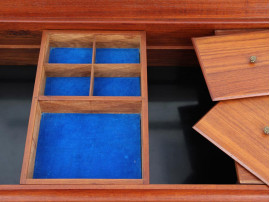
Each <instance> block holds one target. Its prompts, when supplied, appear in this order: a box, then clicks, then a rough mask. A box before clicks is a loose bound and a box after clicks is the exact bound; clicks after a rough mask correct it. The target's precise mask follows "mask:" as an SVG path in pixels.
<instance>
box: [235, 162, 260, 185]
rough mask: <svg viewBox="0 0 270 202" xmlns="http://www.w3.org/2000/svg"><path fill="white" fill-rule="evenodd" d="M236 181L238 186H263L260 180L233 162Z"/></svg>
mask: <svg viewBox="0 0 270 202" xmlns="http://www.w3.org/2000/svg"><path fill="white" fill-rule="evenodd" d="M235 168H236V174H237V180H238V183H240V184H264V183H263V182H262V181H261V180H259V179H258V178H257V177H255V176H254V175H253V174H251V173H250V172H248V171H247V170H246V169H245V168H244V167H243V166H241V165H240V164H239V163H237V162H235Z"/></svg>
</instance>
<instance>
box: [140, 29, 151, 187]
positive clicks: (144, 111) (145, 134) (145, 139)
mask: <svg viewBox="0 0 270 202" xmlns="http://www.w3.org/2000/svg"><path fill="white" fill-rule="evenodd" d="M140 65H141V67H140V68H141V70H140V73H141V97H142V108H141V131H142V138H141V139H142V141H141V145H142V164H143V166H142V175H143V179H144V184H149V182H150V174H149V172H150V171H149V120H148V87H147V58H146V33H145V32H142V33H141V42H140Z"/></svg>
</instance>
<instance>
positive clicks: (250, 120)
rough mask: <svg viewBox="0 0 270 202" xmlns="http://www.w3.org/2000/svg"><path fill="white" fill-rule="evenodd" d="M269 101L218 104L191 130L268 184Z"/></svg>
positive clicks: (232, 101) (258, 100) (250, 100)
mask: <svg viewBox="0 0 270 202" xmlns="http://www.w3.org/2000/svg"><path fill="white" fill-rule="evenodd" d="M268 103H269V97H268V96H263V97H255V98H246V99H238V100H228V101H223V102H220V103H218V104H217V105H216V106H215V107H213V108H212V109H211V110H210V111H209V112H208V113H207V114H206V115H205V116H204V117H203V118H202V119H201V120H200V121H199V122H198V123H196V125H195V126H194V127H193V128H194V129H195V130H196V131H198V132H199V133H200V134H202V135H203V136H204V137H205V138H207V139H208V140H209V141H211V142H212V143H213V144H215V145H216V146H217V147H219V148H220V149H221V150H223V151H224V152H225V153H227V154H228V155H229V156H230V157H232V158H233V159H234V160H236V161H237V162H238V163H239V164H241V165H242V166H243V167H244V168H246V169H247V170H248V171H250V172H251V173H253V174H254V175H255V176H257V177H258V178H259V179H261V180H262V181H263V182H265V183H266V184H269V165H268V164H269V136H268V135H266V134H264V132H263V129H264V127H265V126H268V124H269V105H268Z"/></svg>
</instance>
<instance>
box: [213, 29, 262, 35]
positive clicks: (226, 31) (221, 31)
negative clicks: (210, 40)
mask: <svg viewBox="0 0 270 202" xmlns="http://www.w3.org/2000/svg"><path fill="white" fill-rule="evenodd" d="M257 31H266V29H218V30H215V35H217V36H219V35H227V34H236V33H238V34H239V33H247V32H257Z"/></svg>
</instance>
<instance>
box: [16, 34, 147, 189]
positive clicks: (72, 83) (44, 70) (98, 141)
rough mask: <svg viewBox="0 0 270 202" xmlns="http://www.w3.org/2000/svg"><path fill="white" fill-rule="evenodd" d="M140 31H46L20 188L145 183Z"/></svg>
mask: <svg viewBox="0 0 270 202" xmlns="http://www.w3.org/2000/svg"><path fill="white" fill-rule="evenodd" d="M145 47H146V46H145V33H144V32H84V31H45V32H44V33H43V39H42V44H41V52H40V58H39V64H38V70H37V77H36V83H35V89H34V96H33V102H32V108H31V114H30V119H29V127H28V134H27V140H26V146H25V155H24V162H23V168H22V174H21V183H22V184H147V183H149V160H148V158H149V151H148V150H149V149H148V147H149V144H148V110H147V105H148V100H147V80H146V79H145V78H146V55H145V53H146V50H145Z"/></svg>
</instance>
